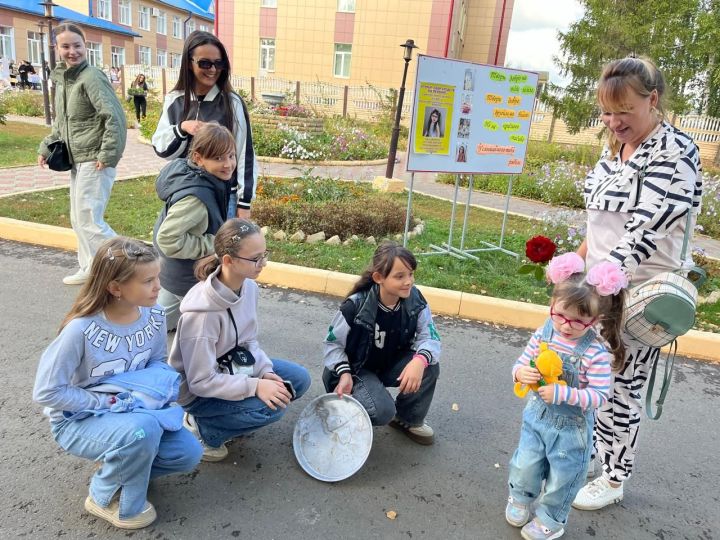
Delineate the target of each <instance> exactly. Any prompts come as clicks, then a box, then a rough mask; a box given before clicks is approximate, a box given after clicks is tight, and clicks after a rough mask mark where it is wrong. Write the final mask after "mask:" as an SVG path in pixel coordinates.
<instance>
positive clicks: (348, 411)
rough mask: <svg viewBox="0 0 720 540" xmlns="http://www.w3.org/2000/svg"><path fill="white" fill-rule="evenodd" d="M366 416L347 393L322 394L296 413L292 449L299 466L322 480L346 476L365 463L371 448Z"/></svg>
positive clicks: (358, 404)
mask: <svg viewBox="0 0 720 540" xmlns="http://www.w3.org/2000/svg"><path fill="white" fill-rule="evenodd" d="M372 440H373V428H372V423H371V422H370V416H369V415H368V413H367V411H366V410H365V408H364V407H363V406H362V405H360V403H359V402H358V401H357V400H356V399H355V398H352V397H350V396H347V395H346V396H343V397H342V398H339V397H338V396H337V395H336V394H334V393H333V394H325V395H322V396H318V397H316V398H315V399H313V400H312V401H311V402H310V403H309V404H308V405H307V407H305V409H304V410H303V411H302V413H300V417H299V418H298V421H297V423H296V424H295V430H294V432H293V449H294V450H295V458H296V459H297V461H298V463H299V464H300V467H302V468H303V470H304V471H305V472H306V473H308V474H309V475H310V476H312V477H313V478H317V479H318V480H322V481H323V482H339V481H340V480H345V479H346V478H349V477H350V476H352V475H353V474H355V473H356V472H357V471H359V470H360V468H361V467H362V466H363V464H364V463H365V460H366V459H367V457H368V455H369V454H370V449H371V448H372Z"/></svg>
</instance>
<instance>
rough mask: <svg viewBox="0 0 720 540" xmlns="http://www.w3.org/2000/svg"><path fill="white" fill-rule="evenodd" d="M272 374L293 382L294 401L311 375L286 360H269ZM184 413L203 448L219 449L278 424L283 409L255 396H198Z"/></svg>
mask: <svg viewBox="0 0 720 540" xmlns="http://www.w3.org/2000/svg"><path fill="white" fill-rule="evenodd" d="M272 363H273V371H274V372H275V374H276V375H279V376H280V377H282V378H283V379H284V380H288V381H290V382H292V384H293V387H294V388H295V393H296V396H295V399H297V398H299V397H300V396H302V395H303V394H304V393H305V392H306V391H307V389H308V388H310V374H309V373H308V371H307V369H305V368H304V367H302V366H300V365H298V364H295V363H293V362H288V361H286V360H276V359H274V358H273V359H272ZM185 410H186V411H187V412H188V413H190V414H192V415H193V417H194V418H195V423H196V424H197V427H198V430H199V431H200V436H201V437H202V439H203V441H204V442H205V444H206V445H208V446H211V447H213V448H218V447H219V446H220V445H221V444H223V443H224V442H225V441H228V440H230V439H232V438H233V437H238V436H240V435H245V434H247V433H250V432H251V431H255V430H256V429H260V428H261V427H263V426H267V425H268V424H272V423H273V422H277V421H278V420H280V418H282V417H283V415H284V414H285V411H286V409H283V408H282V407H278V408H277V409H275V410H274V411H273V410H272V409H271V408H270V407H268V406H267V405H265V403H264V402H263V401H262V400H261V399H260V398H258V397H249V398H246V399H243V400H240V401H228V400H226V399H219V398H205V397H197V398H195V400H194V401H193V402H192V403H190V404H189V405H186V406H185Z"/></svg>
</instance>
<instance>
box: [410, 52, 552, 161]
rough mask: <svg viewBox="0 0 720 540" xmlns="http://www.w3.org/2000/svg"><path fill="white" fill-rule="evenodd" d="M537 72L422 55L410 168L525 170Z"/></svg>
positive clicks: (416, 83)
mask: <svg viewBox="0 0 720 540" xmlns="http://www.w3.org/2000/svg"><path fill="white" fill-rule="evenodd" d="M537 81H538V75H537V73H533V72H530V71H522V70H517V69H510V68H502V67H497V66H491V65H486V64H474V63H471V62H463V61H461V60H452V59H447V58H436V57H433V56H425V55H419V56H418V66H417V74H416V80H415V103H414V105H413V114H412V121H411V124H410V140H409V143H408V159H407V170H408V171H411V172H420V171H423V172H448V173H461V174H486V173H507V174H518V173H521V172H522V169H523V165H524V163H525V154H526V151H527V142H528V137H529V134H530V120H531V118H532V111H533V106H534V104H535V93H536V89H537Z"/></svg>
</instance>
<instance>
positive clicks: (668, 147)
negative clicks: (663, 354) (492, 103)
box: [573, 58, 702, 510]
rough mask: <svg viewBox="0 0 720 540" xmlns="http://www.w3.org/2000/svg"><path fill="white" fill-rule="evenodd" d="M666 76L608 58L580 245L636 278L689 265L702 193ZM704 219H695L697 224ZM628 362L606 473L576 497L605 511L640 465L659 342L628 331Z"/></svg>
mask: <svg viewBox="0 0 720 540" xmlns="http://www.w3.org/2000/svg"><path fill="white" fill-rule="evenodd" d="M664 91H665V82H664V80H663V76H662V74H661V73H660V72H659V71H658V69H657V67H655V65H654V64H653V63H652V62H651V61H649V60H647V59H644V58H624V59H622V60H616V61H614V62H612V63H610V64H608V65H607V66H606V67H605V69H604V70H603V73H602V75H601V77H600V81H599V84H598V90H597V98H598V103H599V106H600V109H601V111H602V121H603V123H604V124H605V127H606V133H607V145H606V147H605V149H604V150H603V153H602V156H601V157H600V160H599V161H598V162H597V164H596V165H595V168H594V169H593V170H592V171H591V172H590V173H589V174H588V176H587V178H586V180H585V193H584V196H585V206H586V208H587V215H588V217H587V219H588V221H587V237H586V238H585V241H584V242H583V244H582V245H581V247H580V249H579V250H578V253H579V254H580V255H581V256H583V257H585V259H586V262H587V265H588V266H590V267H591V266H594V265H595V264H597V263H598V262H599V261H602V260H609V261H612V262H615V263H617V264H618V265H620V266H621V268H623V270H624V271H625V272H626V274H627V275H628V277H629V279H630V283H631V286H632V285H637V284H639V283H642V282H644V281H646V280H647V279H649V278H651V277H652V276H654V275H656V274H658V273H660V272H667V271H672V270H677V269H678V268H681V267H689V266H692V260H691V258H690V256H689V255H688V260H685V261H681V260H680V253H681V248H682V241H683V235H684V232H685V223H686V219H687V212H692V215H693V216H697V214H698V212H699V211H700V202H701V198H702V177H701V166H700V155H699V151H698V148H697V146H696V145H695V143H694V142H693V141H692V139H691V138H690V137H689V136H688V135H686V134H685V133H683V132H682V131H680V130H678V129H677V128H675V127H674V126H672V125H670V124H669V123H667V122H666V121H665V120H664V113H663V109H662V98H663V94H664ZM695 220H696V219H695V218H693V219H692V226H693V227H694V224H695ZM623 339H624V341H625V348H626V350H627V352H626V355H625V366H624V367H623V368H621V369H620V371H619V372H617V373H615V374H614V384H613V391H612V394H611V396H610V399H609V400H608V402H607V403H606V404H605V405H604V406H603V407H601V408H600V409H598V411H597V417H596V421H595V448H596V451H597V456H598V458H599V461H600V463H601V465H602V476H600V477H598V478H597V479H595V480H593V481H592V482H590V483H588V484H587V485H586V486H585V487H583V488H582V489H581V490H580V492H579V493H578V495H577V497H576V498H575V501H574V502H573V506H574V507H575V508H579V509H581V510H597V509H599V508H603V507H604V506H607V505H609V504H612V503H616V502H619V501H620V500H622V498H623V482H624V481H625V480H627V479H628V478H629V477H630V475H631V473H632V469H633V463H634V461H635V454H636V451H637V444H638V428H639V424H640V418H641V412H642V405H641V402H640V391H641V390H642V387H643V386H644V384H645V380H646V379H647V376H648V370H649V367H650V366H652V364H653V362H654V361H655V360H656V359H657V357H658V355H659V354H660V349H658V348H654V347H648V346H645V345H642V344H641V343H640V342H638V341H636V340H635V339H633V338H632V337H631V336H629V335H628V334H625V335H624V336H623Z"/></svg>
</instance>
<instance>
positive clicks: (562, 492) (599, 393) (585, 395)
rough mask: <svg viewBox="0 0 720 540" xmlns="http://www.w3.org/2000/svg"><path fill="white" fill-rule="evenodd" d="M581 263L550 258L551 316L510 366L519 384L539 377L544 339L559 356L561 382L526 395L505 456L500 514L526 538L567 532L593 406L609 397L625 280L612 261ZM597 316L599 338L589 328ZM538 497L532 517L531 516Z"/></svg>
mask: <svg viewBox="0 0 720 540" xmlns="http://www.w3.org/2000/svg"><path fill="white" fill-rule="evenodd" d="M608 265H609V266H608ZM584 266H585V265H584V261H583V260H582V259H581V258H580V257H579V256H578V255H576V254H575V253H568V254H565V255H562V256H560V257H556V258H555V259H553V260H552V261H550V264H549V265H548V279H549V280H550V281H551V282H552V283H554V285H555V287H554V290H553V294H552V303H551V306H550V318H548V320H547V321H546V322H545V324H544V325H543V326H542V327H541V328H540V329H538V330H537V331H536V332H535V333H534V334H533V336H532V337H531V338H530V341H529V342H528V345H527V347H526V348H525V351H524V352H523V354H522V355H521V356H520V357H519V358H518V360H517V362H516V363H515V365H514V367H513V379H514V380H515V381H516V382H519V383H522V384H531V383H538V382H539V380H540V378H541V375H540V373H539V372H538V371H537V369H535V366H534V364H532V363H531V361H532V360H533V359H534V358H535V357H536V356H537V354H538V352H539V351H540V343H541V342H544V343H546V344H547V345H548V348H549V349H551V350H553V351H555V352H556V353H558V355H559V356H560V358H561V359H562V369H563V373H562V377H561V378H562V381H564V382H565V385H560V384H547V385H543V386H540V387H539V388H538V390H537V392H535V393H533V395H532V396H531V397H530V398H529V400H528V403H527V406H526V407H525V410H524V412H523V423H522V428H521V432H520V442H519V444H518V448H517V450H515V453H514V454H513V457H512V459H511V460H510V467H509V470H510V474H509V479H508V486H509V491H510V497H509V498H508V505H507V508H506V510H505V519H506V520H507V521H508V523H509V524H510V525H512V526H514V527H522V531H521V535H522V537H523V538H525V539H526V540H548V539H554V538H559V537H561V536H562V535H563V534H564V532H565V530H564V527H565V525H566V524H567V518H568V514H569V513H570V505H571V503H572V501H573V499H574V498H575V495H576V494H577V492H578V491H579V490H580V488H581V487H582V485H583V483H584V480H585V476H586V474H587V469H588V464H589V462H590V456H591V450H592V430H593V424H594V410H595V409H596V408H597V407H599V406H600V405H602V404H603V403H604V402H605V401H607V396H608V392H609V390H610V383H611V364H612V360H613V354H612V353H611V352H609V349H612V350H613V352H615V351H616V348H617V343H618V339H619V331H620V328H619V326H620V322H621V321H622V317H621V313H622V311H621V310H622V302H623V293H622V290H623V287H624V286H626V285H627V281H626V280H625V279H623V278H624V276H623V275H622V272H621V271H620V269H619V268H618V267H617V266H615V265H613V264H612V263H601V264H599V265H597V266H596V267H593V268H592V269H591V270H590V271H589V272H588V273H587V275H586V274H585V272H584ZM600 321H602V337H600V336H599V335H598V332H597V331H596V330H595V328H594V326H595V325H596V324H597V323H598V322H600ZM543 482H544V486H543ZM535 501H537V504H536V509H535V519H533V520H532V521H530V522H528V521H529V520H530V511H531V505H532V504H533V503H534V502H535Z"/></svg>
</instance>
